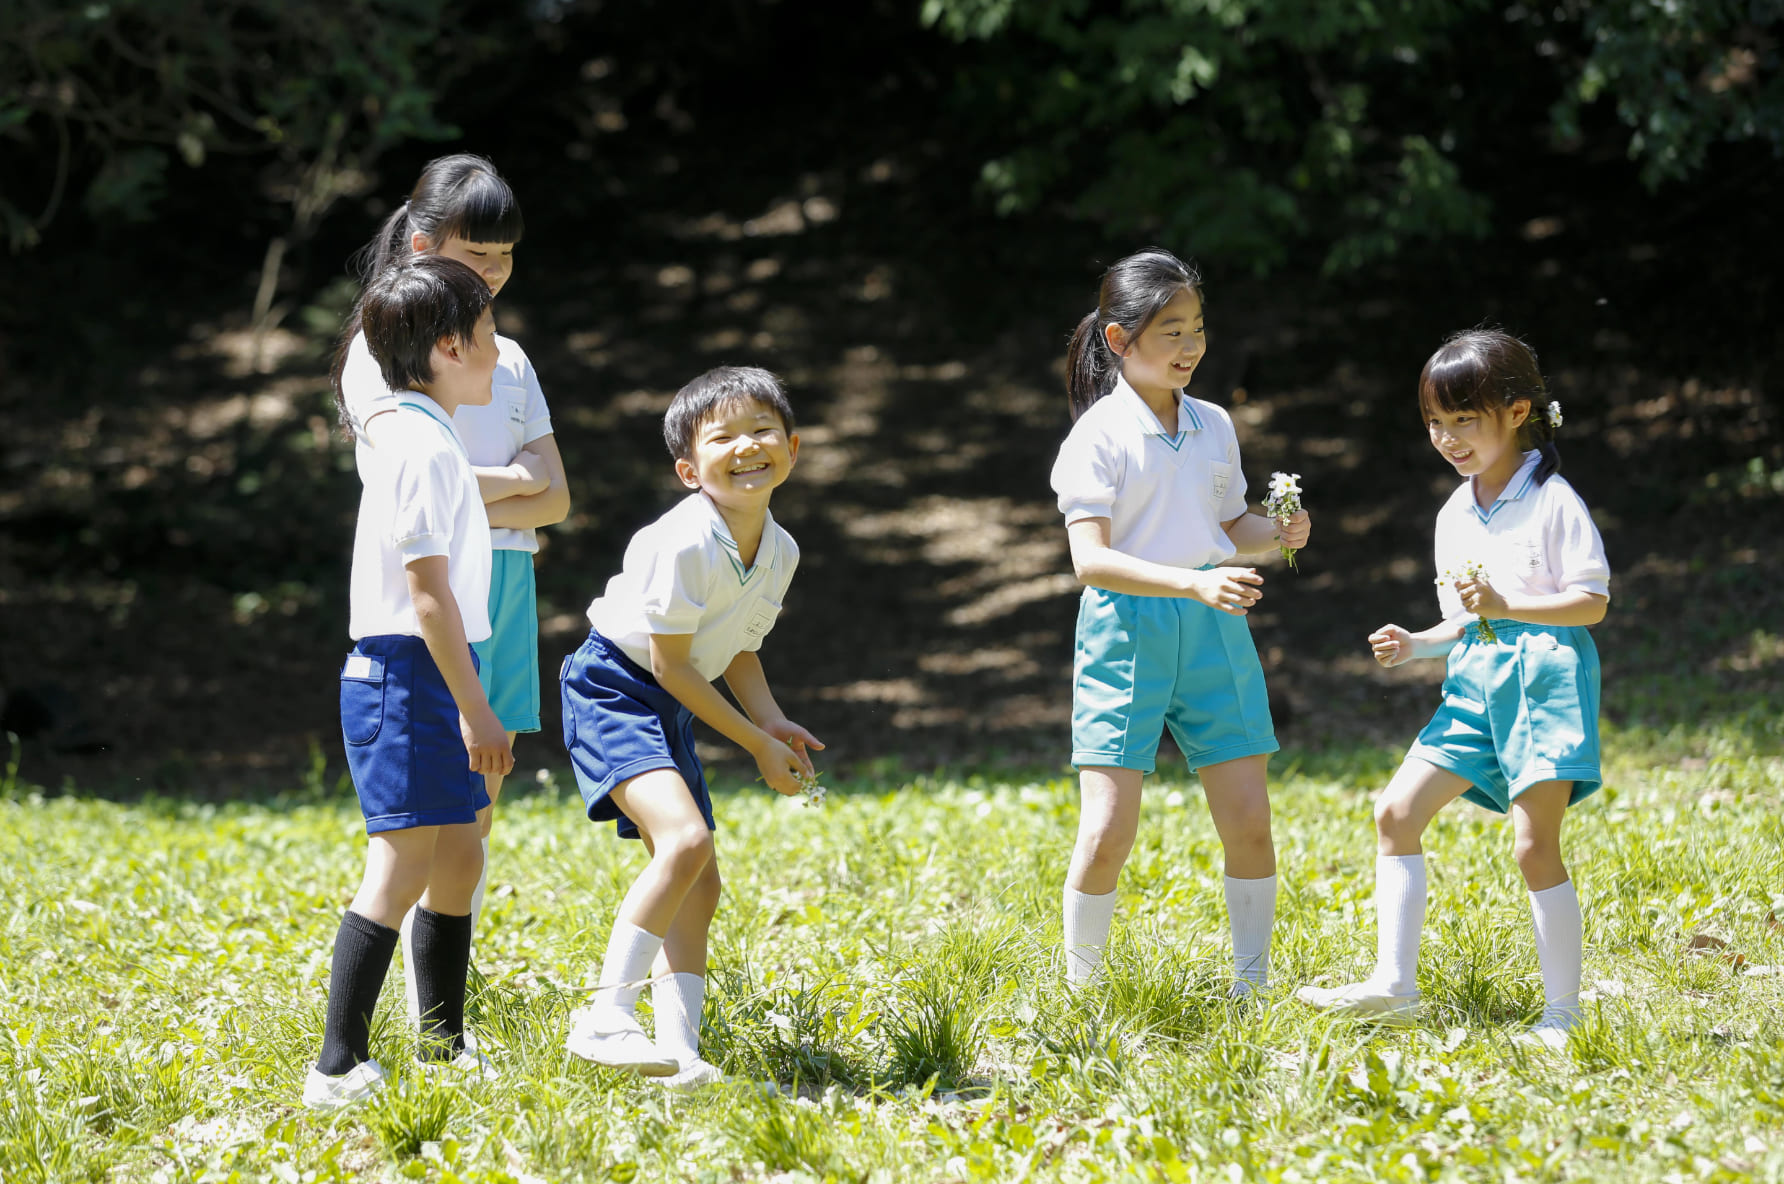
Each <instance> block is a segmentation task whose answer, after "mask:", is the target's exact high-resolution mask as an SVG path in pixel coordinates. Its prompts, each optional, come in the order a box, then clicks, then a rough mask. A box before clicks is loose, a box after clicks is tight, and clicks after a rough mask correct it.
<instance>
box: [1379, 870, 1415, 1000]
mask: <svg viewBox="0 0 1784 1184" xmlns="http://www.w3.org/2000/svg"><path fill="white" fill-rule="evenodd" d="M1424 927H1425V857H1424V855H1422V854H1420V855H1377V856H1376V857H1375V973H1374V974H1372V975H1370V976H1369V977H1370V980H1371V981H1373V982H1375V983H1378V984H1380V985H1382V986H1384V987H1386V988H1387V989H1388V991H1389V992H1391V993H1392V994H1395V995H1411V994H1415V993H1416V992H1417V991H1418V969H1419V934H1420V931H1422V930H1423V929H1424Z"/></svg>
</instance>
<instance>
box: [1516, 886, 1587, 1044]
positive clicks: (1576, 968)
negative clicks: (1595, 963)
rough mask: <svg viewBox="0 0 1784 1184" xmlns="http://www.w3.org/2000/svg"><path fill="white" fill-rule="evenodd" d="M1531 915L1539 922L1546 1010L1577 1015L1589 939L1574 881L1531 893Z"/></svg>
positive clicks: (1538, 953) (1538, 952)
mask: <svg viewBox="0 0 1784 1184" xmlns="http://www.w3.org/2000/svg"><path fill="white" fill-rule="evenodd" d="M1530 913H1531V916H1532V917H1534V918H1535V920H1536V959H1537V961H1538V962H1539V963H1541V965H1542V994H1543V1000H1544V1002H1545V1003H1546V1004H1547V1008H1546V1009H1545V1010H1549V1011H1565V1012H1570V1013H1577V1012H1578V1011H1579V1009H1580V961H1581V959H1582V958H1583V957H1584V946H1585V940H1586V939H1585V926H1584V924H1583V923H1582V921H1581V919H1580V895H1579V893H1578V892H1577V891H1576V890H1575V889H1574V886H1573V881H1572V880H1563V881H1561V882H1560V883H1559V884H1556V885H1555V886H1554V887H1553V888H1544V889H1543V890H1542V891H1541V892H1532V893H1531V894H1530Z"/></svg>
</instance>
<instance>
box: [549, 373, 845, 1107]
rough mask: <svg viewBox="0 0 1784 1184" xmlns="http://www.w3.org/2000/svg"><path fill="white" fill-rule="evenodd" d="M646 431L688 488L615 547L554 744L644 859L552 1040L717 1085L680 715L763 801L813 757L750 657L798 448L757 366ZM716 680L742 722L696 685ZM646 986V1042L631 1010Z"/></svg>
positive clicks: (709, 893)
mask: <svg viewBox="0 0 1784 1184" xmlns="http://www.w3.org/2000/svg"><path fill="white" fill-rule="evenodd" d="M663 438H664V442H665V443H666V444H667V445H668V446H669V451H670V452H671V454H673V455H674V457H675V472H676V475H677V476H678V477H680V478H681V482H682V484H683V485H685V486H687V488H688V489H690V490H692V491H693V492H692V493H690V494H689V495H688V496H687V497H686V498H683V499H682V501H681V502H680V503H679V504H678V505H676V506H675V508H674V509H672V510H670V511H669V512H668V513H667V514H664V515H663V516H662V517H661V518H659V519H657V520H656V521H655V522H653V523H651V524H650V525H649V526H647V527H645V528H644V529H643V530H640V531H639V532H638V533H637V534H635V535H633V536H632V541H631V543H630V545H628V546H627V548H626V556H625V561H624V564H623V567H622V569H621V571H620V573H619V574H618V575H616V576H614V577H613V578H612V579H611V580H610V581H608V584H607V590H606V591H605V592H604V593H603V594H602V595H601V596H599V597H597V598H596V600H595V601H594V603H592V604H591V605H589V609H588V618H589V624H590V625H591V626H592V629H591V631H590V633H589V635H588V640H587V641H585V642H584V643H583V644H582V648H580V649H578V650H577V651H576V652H575V653H574V654H572V655H571V656H570V658H569V660H568V661H567V662H566V663H565V665H564V673H563V702H564V745H565V747H567V748H568V749H569V750H570V758H571V761H572V763H573V764H574V766H575V769H576V781H577V785H578V787H579V788H580V789H581V791H582V797H583V800H584V802H585V803H586V806H587V810H588V816H589V818H590V820H591V821H595V822H601V821H605V820H607V819H614V820H615V821H616V822H617V823H618V829H619V834H620V836H621V837H622V838H642V839H643V840H644V844H645V846H646V848H648V849H649V851H650V863H649V865H648V866H647V867H646V868H645V869H644V871H643V873H642V874H640V875H639V877H638V879H637V880H636V881H634V882H633V884H632V888H631V890H630V891H629V892H627V893H626V897H625V900H623V901H622V902H621V903H620V907H619V915H618V917H617V918H616V919H615V921H614V924H613V932H612V936H611V937H610V938H609V941H608V945H607V954H606V958H605V960H604V961H603V963H602V966H601V978H600V985H599V986H598V987H597V988H596V990H595V995H594V999H593V1000H592V1002H591V1003H590V1005H589V1006H588V1007H585V1008H583V1009H581V1010H579V1011H578V1012H577V1013H576V1014H575V1016H574V1017H573V1019H574V1026H573V1027H572V1030H571V1032H570V1036H569V1038H568V1039H567V1040H566V1041H565V1047H566V1048H568V1049H569V1051H570V1052H572V1053H574V1054H575V1055H577V1056H580V1057H582V1058H584V1059H586V1060H590V1061H594V1062H595V1063H597V1064H602V1065H612V1066H617V1067H622V1068H627V1069H631V1070H634V1071H636V1072H639V1073H643V1074H645V1075H647V1076H650V1077H655V1078H658V1079H661V1080H663V1081H664V1082H665V1084H669V1085H677V1086H693V1085H701V1084H705V1083H707V1082H710V1081H715V1080H717V1079H718V1077H719V1072H718V1070H717V1069H716V1068H714V1067H713V1066H712V1065H710V1064H708V1063H707V1062H705V1061H703V1060H701V1059H700V1055H699V1036H700V1013H701V1009H702V1006H703V1004H704V1001H705V997H706V935H707V930H708V928H709V927H710V926H711V924H712V917H713V914H714V912H715V911H717V909H718V903H719V891H720V881H719V871H718V862H717V858H716V856H715V854H714V850H713V841H712V831H713V830H714V828H715V824H714V822H713V816H712V799H711V796H710V795H709V794H708V792H707V788H706V779H705V776H704V773H703V772H702V770H701V767H700V759H699V757H698V756H697V755H696V754H695V751H694V720H695V718H696V717H697V718H699V719H700V720H702V721H704V722H705V723H707V724H708V725H710V726H711V727H713V728H714V729H716V730H717V731H718V732H720V733H721V734H722V735H724V736H726V737H727V738H729V739H731V740H733V741H735V742H736V743H737V744H738V745H740V746H741V747H742V748H743V749H744V750H745V751H747V752H748V753H749V754H750V755H751V756H752V757H754V758H755V760H756V766H757V768H759V769H760V770H761V771H762V779H763V780H764V781H766V782H767V783H768V786H769V788H771V789H773V790H775V791H776V792H777V793H782V794H787V795H793V794H797V793H799V792H800V789H801V781H802V779H806V778H810V777H811V776H813V771H812V765H811V760H810V758H809V757H808V756H807V750H808V749H821V748H823V747H824V746H823V745H822V744H820V743H819V742H818V740H817V739H816V737H814V736H813V735H812V734H811V733H810V732H808V731H806V730H805V729H804V728H802V727H800V726H799V725H798V724H796V723H793V722H792V721H791V720H789V719H787V717H786V715H785V714H784V713H783V712H782V711H781V709H780V707H779V705H778V704H776V703H775V701H774V696H773V694H771V693H770V691H769V689H768V680H767V678H766V676H765V675H764V674H763V672H762V663H761V660H760V659H759V658H758V657H757V656H756V653H757V651H758V650H759V649H760V648H761V645H762V639H763V637H765V636H766V635H767V634H768V631H769V630H770V629H772V628H773V627H774V622H775V619H776V617H777V616H779V614H780V610H781V602H782V600H783V598H784V597H785V595H786V590H787V585H788V583H789V582H790V581H791V580H792V578H793V569H794V567H795V566H796V565H797V564H798V562H799V548H798V547H797V546H796V545H795V544H794V542H793V538H792V536H791V535H789V534H788V533H787V532H786V531H785V530H782V529H781V527H780V526H779V525H778V524H777V523H776V522H775V521H774V518H773V516H772V515H771V514H769V512H768V502H769V498H770V497H771V495H772V494H773V492H774V490H775V489H776V488H777V487H778V486H780V484H781V483H782V482H784V481H785V480H786V479H787V477H788V476H789V475H790V474H791V473H792V471H793V465H794V462H795V460H796V459H797V457H798V454H799V436H798V434H797V433H796V432H794V430H793V410H792V407H791V406H790V405H789V404H788V402H787V397H786V394H785V392H784V391H782V389H781V386H780V383H779V382H778V381H777V380H776V379H775V377H774V375H772V374H770V373H768V372H767V371H766V370H760V369H756V368H754V367H732V366H724V367H720V368H718V369H716V370H711V371H708V372H707V373H705V374H703V375H701V376H700V377H699V378H696V379H694V381H692V382H690V383H688V385H687V386H685V387H683V388H682V389H681V391H680V393H679V394H677V395H676V396H675V400H674V401H673V402H672V403H671V404H670V406H669V411H668V413H667V415H665V417H664V420H663ZM721 674H723V675H724V677H725V684H726V685H727V686H728V687H730V688H731V693H732V694H733V695H735V696H736V697H737V702H738V703H739V704H740V705H741V706H742V708H743V710H742V711H739V710H738V709H737V708H736V707H733V706H732V705H731V704H730V702H729V701H727V700H726V699H725V697H724V696H723V695H721V694H720V693H719V692H718V690H717V689H716V688H715V687H714V686H713V685H712V680H713V679H714V678H716V677H718V676H719V675H721ZM646 981H650V982H653V983H654V986H653V989H652V993H651V999H652V1004H653V1008H654V1010H655V1013H656V1029H657V1031H656V1041H655V1044H654V1045H653V1043H652V1042H651V1040H650V1039H649V1038H648V1037H646V1036H645V1035H644V1031H643V1029H641V1028H640V1027H639V1025H638V1020H637V1016H636V1014H635V1008H636V1004H637V1000H638V996H639V995H640V994H641V993H642V989H643V985H644V983H645V982H646Z"/></svg>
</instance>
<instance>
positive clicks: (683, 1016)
mask: <svg viewBox="0 0 1784 1184" xmlns="http://www.w3.org/2000/svg"><path fill="white" fill-rule="evenodd" d="M650 1005H651V1009H652V1010H653V1011H655V1012H656V1013H657V1041H656V1043H657V1050H658V1051H659V1052H663V1053H667V1054H668V1055H669V1056H672V1057H674V1058H675V1059H676V1060H677V1061H679V1062H680V1063H681V1065H682V1067H683V1068H686V1067H687V1063H688V1062H689V1061H691V1060H693V1059H694V1058H695V1057H697V1056H699V1055H700V1012H701V1009H702V1008H704V1007H705V1006H706V979H705V977H704V976H702V975H698V974H687V973H679V974H672V975H670V976H669V977H668V978H666V979H658V980H657V981H656V982H654V983H652V984H651V985H650Z"/></svg>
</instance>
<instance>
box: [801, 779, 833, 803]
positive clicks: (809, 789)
mask: <svg viewBox="0 0 1784 1184" xmlns="http://www.w3.org/2000/svg"><path fill="white" fill-rule="evenodd" d="M820 776H821V774H818V773H801V774H799V788H800V789H802V790H804V791H805V797H803V798H802V799H800V802H799V804H800V805H801V806H821V805H823V804H824V798H825V797H826V796H827V795H828V794H829V793H830V791H829V790H828V789H826V788H825V787H824V785H823V783H822V782H820V781H819V780H818V778H819V777H820Z"/></svg>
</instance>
